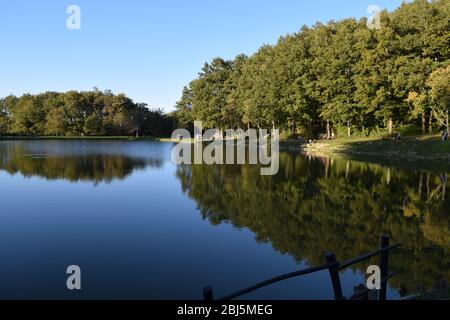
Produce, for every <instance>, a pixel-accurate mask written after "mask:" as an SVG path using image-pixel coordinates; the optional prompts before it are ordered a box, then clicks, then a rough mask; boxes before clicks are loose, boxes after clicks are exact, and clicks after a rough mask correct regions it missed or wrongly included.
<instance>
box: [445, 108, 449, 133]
mask: <svg viewBox="0 0 450 320" xmlns="http://www.w3.org/2000/svg"><path fill="white" fill-rule="evenodd" d="M445 125H446V127H447V132H449V131H450V127H449V123H448V110H447V114H446V116H445Z"/></svg>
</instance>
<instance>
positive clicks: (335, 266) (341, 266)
mask: <svg viewBox="0 0 450 320" xmlns="http://www.w3.org/2000/svg"><path fill="white" fill-rule="evenodd" d="M400 246H401V244H396V245H393V246H390V245H389V236H386V235H384V236H382V237H381V244H380V249H379V250H377V251H373V252H370V253H367V254H364V255H362V256H360V257H358V258H355V259H352V260H348V261H345V262H343V263H339V261H337V259H336V256H335V254H334V253H326V254H325V264H323V265H321V266H318V267H312V268H308V269H304V270H300V271H295V272H291V273H287V274H283V275H281V276H278V277H274V278H272V279H269V280H266V281H262V282H260V283H257V284H255V285H253V286H251V287H248V288H246V289H243V290H239V291H237V292H235V293H232V294H229V295H226V296H224V297H222V298H219V299H216V300H232V299H236V298H239V297H242V296H244V295H247V294H249V293H252V292H254V291H256V290H259V289H261V288H264V287H267V286H270V285H272V284H274V283H277V282H281V281H284V280H288V279H292V278H296V277H301V276H305V275H308V274H312V273H316V272H320V271H324V270H327V269H328V271H329V273H330V278H331V282H332V284H333V291H334V298H335V300H344V299H345V297H344V294H343V292H342V285H341V279H340V275H339V273H340V272H341V271H342V270H345V269H347V268H349V267H351V266H353V265H355V264H358V263H361V262H363V261H366V260H369V259H371V258H373V257H375V256H378V255H379V256H380V265H379V267H380V270H381V289H380V290H379V294H378V299H379V300H380V301H384V300H386V296H387V284H388V281H389V279H391V278H392V277H393V276H394V275H395V272H389V252H390V251H392V250H394V249H397V248H399V247H400ZM369 292H370V290H369V289H367V288H365V289H364V290H360V291H359V292H358V293H356V294H355V295H353V296H352V297H350V299H351V300H355V299H359V298H364V297H366V296H367V295H368V293H369ZM203 298H204V300H206V301H212V300H215V299H214V292H213V288H211V287H206V288H204V289H203Z"/></svg>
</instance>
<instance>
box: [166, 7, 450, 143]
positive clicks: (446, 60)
mask: <svg viewBox="0 0 450 320" xmlns="http://www.w3.org/2000/svg"><path fill="white" fill-rule="evenodd" d="M379 18H380V22H381V28H376V29H372V28H369V27H368V25H367V19H365V18H363V19H360V20H356V19H354V18H349V19H345V20H342V21H338V22H336V21H331V22H329V23H327V24H322V23H317V24H315V25H314V26H312V27H307V26H304V27H302V28H301V30H300V31H299V32H298V33H295V34H290V35H286V36H284V37H281V38H280V39H279V41H278V43H277V44H276V45H273V46H272V45H264V46H262V47H261V48H260V50H259V51H258V52H257V53H255V54H254V55H252V56H250V57H248V56H245V55H239V56H237V57H236V58H235V59H234V60H231V61H228V60H224V59H222V58H215V59H213V60H212V62H210V63H206V64H205V65H204V67H203V68H202V70H201V72H200V73H199V76H198V78H197V79H195V80H193V81H192V82H191V83H189V85H188V86H186V87H185V88H184V90H183V94H182V98H181V99H180V101H179V102H178V103H177V105H176V111H175V112H174V116H175V118H176V119H177V123H178V126H179V127H186V128H189V127H191V126H192V122H193V120H202V121H203V122H204V126H205V127H207V128H239V127H240V128H242V127H247V126H251V127H254V128H258V127H259V128H266V129H270V128H272V127H273V126H275V127H277V128H280V129H282V130H283V131H284V132H286V133H288V134H289V133H290V134H305V135H306V134H308V135H311V134H319V133H322V134H328V135H330V134H331V133H332V132H334V133H336V134H338V135H340V136H345V137H347V136H352V135H356V134H358V135H370V134H372V135H375V134H380V133H381V134H386V133H390V134H392V133H394V132H395V131H398V132H407V133H411V134H417V133H423V134H425V133H428V132H436V131H438V130H441V129H443V128H445V127H446V126H447V127H448V112H449V108H450V0H432V1H427V0H415V1H413V2H411V3H407V2H404V3H403V4H402V5H401V6H400V7H399V8H398V9H396V10H395V11H394V12H388V11H383V12H381V13H380V14H379Z"/></svg>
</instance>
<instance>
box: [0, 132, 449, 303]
mask: <svg viewBox="0 0 450 320" xmlns="http://www.w3.org/2000/svg"><path fill="white" fill-rule="evenodd" d="M172 147H173V144H171V143H157V142H148V141H120V140H92V141H91V140H67V141H66V140H32V141H27V140H15V141H0V190H1V192H0V197H1V198H0V199H1V211H0V212H1V216H0V217H1V223H0V252H1V253H2V255H1V262H0V298H1V299H13V298H27V299H50V298H51V299H53V298H57V299H80V298H81V299H119V298H120V299H132V298H137V299H201V298H202V289H203V287H205V286H212V287H213V288H214V292H215V294H216V296H222V295H226V294H229V293H232V292H234V291H237V290H239V289H242V288H245V287H247V286H250V285H253V284H255V283H257V282H259V281H261V280H266V279H268V278H270V277H272V276H276V275H279V274H283V273H287V272H291V271H296V270H299V269H303V268H305V267H308V266H316V265H321V264H323V262H324V253H325V252H326V251H332V252H334V253H335V254H336V256H337V258H338V259H339V260H340V261H344V260H347V259H350V258H355V257H356V256H358V255H360V254H362V253H365V252H369V251H373V250H374V249H376V248H377V247H378V246H379V238H380V236H381V235H382V234H383V233H388V234H389V235H391V237H392V240H391V241H392V243H394V242H400V243H402V245H403V247H402V248H401V249H399V250H397V251H395V253H394V254H393V255H392V256H391V259H390V268H391V269H392V270H394V271H397V275H396V276H395V277H394V278H393V279H392V280H391V281H390V288H389V292H388V296H389V298H391V299H396V298H399V297H400V296H401V295H407V294H410V293H414V292H415V291H417V288H422V290H431V289H433V288H435V287H436V286H439V285H442V283H448V279H449V275H450V272H449V270H450V267H449V264H450V256H449V254H448V252H449V248H450V231H449V224H450V216H449V212H450V210H449V205H450V201H449V198H450V190H449V185H450V184H447V172H446V171H445V170H443V171H442V170H441V171H439V169H438V168H435V169H433V168H430V169H426V170H425V169H423V170H422V169H421V167H420V166H415V165H414V164H413V165H408V166H401V167H396V166H393V165H392V164H391V165H379V164H372V163H367V162H361V161H347V160H342V159H341V160H339V159H331V158H325V157H313V156H307V155H302V154H299V153H287V152H283V153H281V155H280V171H279V173H278V174H277V175H276V176H273V177H267V176H261V175H260V171H259V168H258V166H252V165H241V166H238V165H227V166H226V165H214V166H208V165H194V166H189V165H180V166H177V165H175V164H173V163H172V162H171V159H170V154H171V149H172ZM373 262H374V264H375V263H377V260H374V261H373ZM69 265H78V266H80V268H81V270H82V290H81V291H69V290H67V288H66V279H67V277H68V275H67V274H66V269H67V267H68V266H69ZM368 265H369V263H368V262H366V264H361V265H357V266H355V267H354V268H352V269H349V270H346V271H345V272H343V273H342V282H343V289H344V293H345V294H346V295H347V296H349V295H351V294H352V293H353V287H354V286H355V285H357V284H359V283H361V282H363V281H364V272H365V270H366V268H367V266H368ZM246 298H249V299H332V298H333V290H332V286H331V282H330V279H329V274H328V272H326V271H324V272H319V273H317V274H313V275H309V276H306V277H303V278H297V279H291V280H288V281H285V282H282V283H278V284H275V285H273V286H270V287H267V288H265V289H262V290H260V291H257V292H256V293H253V294H250V295H248V296H246Z"/></svg>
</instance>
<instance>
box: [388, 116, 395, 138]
mask: <svg viewBox="0 0 450 320" xmlns="http://www.w3.org/2000/svg"><path fill="white" fill-rule="evenodd" d="M388 129H389V134H390V135H392V134H393V133H394V122H393V121H392V118H389V120H388Z"/></svg>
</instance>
